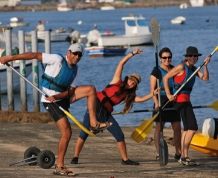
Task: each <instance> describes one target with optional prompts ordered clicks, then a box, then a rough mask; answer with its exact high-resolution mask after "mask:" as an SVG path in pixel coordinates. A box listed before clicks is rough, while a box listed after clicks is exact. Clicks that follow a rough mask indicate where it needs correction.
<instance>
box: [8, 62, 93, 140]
mask: <svg viewBox="0 0 218 178" xmlns="http://www.w3.org/2000/svg"><path fill="white" fill-rule="evenodd" d="M5 65H6V66H8V67H9V68H11V69H12V70H13V71H14V72H15V73H16V74H18V75H19V76H20V77H21V78H22V79H24V80H25V81H26V82H27V83H29V84H30V85H31V86H32V87H33V88H35V89H36V90H37V91H38V92H39V93H41V94H42V95H44V96H46V97H47V96H48V95H47V94H46V93H45V92H43V91H42V90H40V89H39V88H38V87H37V86H35V85H34V84H33V83H31V82H30V81H29V80H28V79H27V78H26V77H24V76H23V75H22V74H20V73H19V72H18V71H17V70H16V69H14V68H13V67H12V66H11V65H10V64H9V63H6V64H5ZM54 104H56V103H54ZM56 105H57V104H56ZM57 106H58V108H59V109H60V110H61V111H63V112H64V114H66V116H67V117H68V118H70V119H71V120H72V121H73V122H74V123H75V124H76V125H77V126H78V127H79V128H80V129H82V130H83V131H84V132H85V133H87V134H88V135H90V136H96V135H95V134H93V133H92V132H91V131H90V130H88V129H87V128H86V127H85V126H83V125H82V124H81V123H80V122H79V121H78V120H77V119H76V118H75V117H74V116H73V115H72V114H70V113H69V112H68V111H66V110H65V109H64V108H62V107H61V106H59V105H57Z"/></svg>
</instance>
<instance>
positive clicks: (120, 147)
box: [117, 141, 128, 161]
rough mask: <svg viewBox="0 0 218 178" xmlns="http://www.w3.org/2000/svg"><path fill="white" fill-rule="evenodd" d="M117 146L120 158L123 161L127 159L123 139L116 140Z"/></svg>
mask: <svg viewBox="0 0 218 178" xmlns="http://www.w3.org/2000/svg"><path fill="white" fill-rule="evenodd" d="M117 148H118V150H119V152H120V156H121V158H122V160H124V161H126V160H128V156H127V151H126V143H125V141H121V142H117Z"/></svg>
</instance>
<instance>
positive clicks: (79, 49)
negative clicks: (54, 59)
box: [68, 43, 83, 54]
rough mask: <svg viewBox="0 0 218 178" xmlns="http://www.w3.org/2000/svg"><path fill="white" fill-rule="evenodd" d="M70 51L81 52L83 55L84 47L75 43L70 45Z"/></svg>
mask: <svg viewBox="0 0 218 178" xmlns="http://www.w3.org/2000/svg"><path fill="white" fill-rule="evenodd" d="M68 50H70V51H71V52H72V53H74V52H81V53H82V54H83V45H82V44H81V43H74V44H71V45H70V47H69V48H68Z"/></svg>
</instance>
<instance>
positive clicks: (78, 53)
mask: <svg viewBox="0 0 218 178" xmlns="http://www.w3.org/2000/svg"><path fill="white" fill-rule="evenodd" d="M71 53H72V54H73V55H74V56H79V57H82V56H83V54H82V53H81V52H71Z"/></svg>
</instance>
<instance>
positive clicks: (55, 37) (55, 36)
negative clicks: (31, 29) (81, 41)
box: [25, 31, 71, 42]
mask: <svg viewBox="0 0 218 178" xmlns="http://www.w3.org/2000/svg"><path fill="white" fill-rule="evenodd" d="M70 33H71V32H56V31H52V32H51V33H50V35H51V36H50V38H51V42H64V41H67V38H68V37H69V36H70ZM37 38H38V41H45V38H46V35H45V31H38V32H37ZM25 41H27V42H31V33H27V34H26V36H25Z"/></svg>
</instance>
